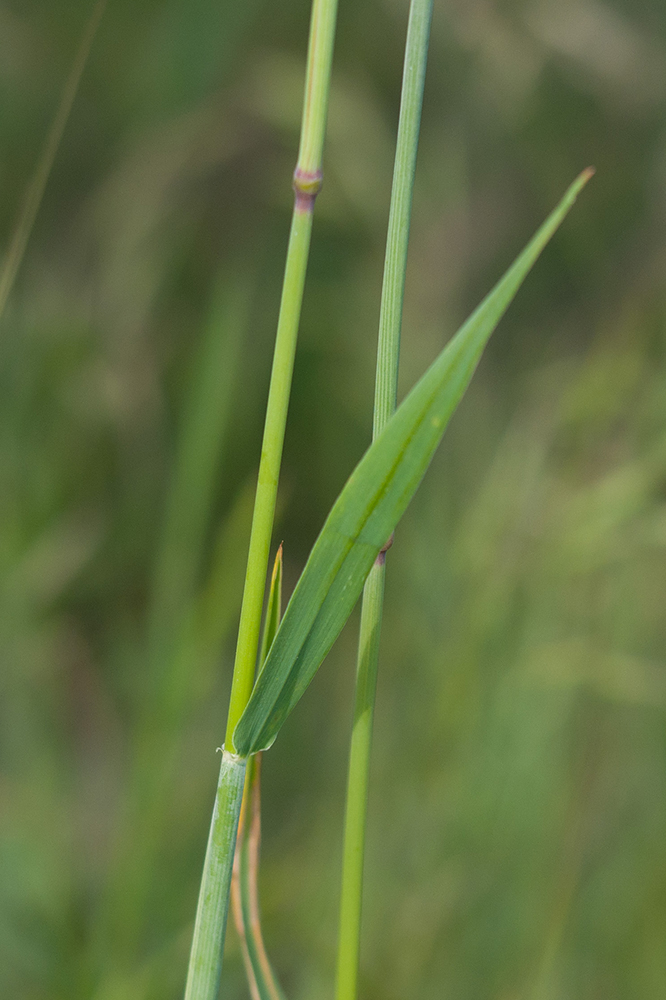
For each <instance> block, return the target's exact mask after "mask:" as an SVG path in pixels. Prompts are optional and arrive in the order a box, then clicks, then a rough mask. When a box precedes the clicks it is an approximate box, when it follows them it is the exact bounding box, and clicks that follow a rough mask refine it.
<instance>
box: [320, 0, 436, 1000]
mask: <svg viewBox="0 0 666 1000" xmlns="http://www.w3.org/2000/svg"><path fill="white" fill-rule="evenodd" d="M431 19H432V0H412V3H411V7H410V12H409V24H408V28H407V42H406V46H405V62H404V69H403V79H402V95H401V101H400V118H399V123H398V139H397V145H396V155H395V165H394V171H393V187H392V190H391V208H390V212H389V224H388V234H387V239H386V256H385V262H384V279H383V284H382V300H381V309H380V318H379V339H378V345H377V370H376V376H375V402H374V416H373V439H374V438H376V437H377V436H378V435H379V434H380V433H381V431H382V430H383V429H384V426H385V425H386V423H387V422H388V420H389V418H390V417H391V415H392V414H393V412H394V410H395V407H396V399H397V386H398V364H399V358H400V331H401V326H402V305H403V298H404V291H405V274H406V270H407V248H408V242H409V224H410V218H411V208H412V192H413V189H414V174H415V171H416V155H417V149H418V140H419V129H420V124H421V108H422V104H423V87H424V81H425V71H426V62H427V54H428V40H429V36H430V23H431ZM391 541H392V540H389V541H387V546H386V548H388V547H389V546H390V544H391ZM385 555H386V553H385V550H384V551H382V552H381V553H380V555H379V556H378V558H377V561H376V563H375V565H374V566H373V568H372V570H371V571H370V574H369V576H368V579H367V581H366V583H365V587H364V590H363V601H362V605H361V626H360V635H359V648H358V660H357V671H356V692H355V701H354V721H353V728H352V737H351V746H350V756H349V772H348V778H347V802H346V808H345V824H344V843H343V861H342V886H341V893H340V930H339V938H338V962H337V976H336V1000H355V997H356V995H357V988H358V966H359V953H360V937H361V909H362V896H363V858H364V853H365V831H366V817H367V802H368V775H369V767H370V748H371V742H372V724H373V715H374V704H375V691H376V687H377V667H378V660H379V638H380V632H381V622H382V611H383V604H384V575H385Z"/></svg>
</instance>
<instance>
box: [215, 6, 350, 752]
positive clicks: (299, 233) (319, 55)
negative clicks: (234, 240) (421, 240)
mask: <svg viewBox="0 0 666 1000" xmlns="http://www.w3.org/2000/svg"><path fill="white" fill-rule="evenodd" d="M336 12H337V0H314V3H313V6H312V18H311V22H310V41H309V48H308V64H307V78H306V85H305V100H304V103H303V121H302V129H301V143H300V148H299V155H298V162H297V164H296V170H295V171H294V193H295V199H294V213H293V216H292V222H291V232H290V234H289V247H288V250H287V263H286V268H285V275H284V285H283V289H282V300H281V303H280V314H279V318H278V329H277V336H276V340H275V353H274V356H273V369H272V373H271V384H270V389H269V393H268V405H267V408H266V423H265V426H264V439H263V443H262V448H261V462H260V465H259V476H258V480H257V494H256V499H255V506H254V516H253V520H252V532H251V535H250V550H249V553H248V561H247V575H246V577H245V588H244V591H243V603H242V606H241V618H240V625H239V629H238V644H237V647H236V659H235V663H234V674H233V681H232V687H231V698H230V703H229V716H228V721H227V734H226V746H227V747H228V748H230V749H233V740H232V736H233V731H234V729H235V728H236V724H237V723H238V720H239V719H240V717H241V715H242V714H243V710H244V708H245V706H246V704H247V701H248V698H249V696H250V692H251V690H252V685H253V683H254V674H255V667H256V662H257V651H258V647H259V628H260V624H261V609H262V606H263V601H264V592H265V587H266V570H267V568H268V556H269V550H270V544H271V535H272V532H273V520H274V515H275V502H276V499H277V488H278V479H279V475H280V463H281V461H282V446H283V442H284V432H285V426H286V422H287V409H288V406H289V395H290V391H291V377H292V372H293V367H294V354H295V351H296V339H297V335H298V325H299V321H300V315H301V302H302V300H303V286H304V283H305V272H306V268H307V262H308V254H309V250H310V234H311V232H312V215H313V211H314V203H315V198H316V196H317V193H318V192H319V189H320V188H321V182H322V171H321V158H322V150H323V145H324V131H325V127H326V115H327V110H328V93H329V86H330V75H331V62H332V58H333V41H334V37H335V18H336Z"/></svg>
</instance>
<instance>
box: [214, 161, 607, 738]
mask: <svg viewBox="0 0 666 1000" xmlns="http://www.w3.org/2000/svg"><path fill="white" fill-rule="evenodd" d="M592 173H593V171H592V170H591V169H588V170H585V171H584V172H583V173H582V174H581V175H580V176H579V177H578V178H577V179H576V180H575V181H574V183H573V184H572V185H571V187H570V188H569V189H568V191H567V192H566V194H565V195H564V198H563V199H562V201H561V202H560V204H559V205H558V206H557V208H556V209H555V210H554V211H553V212H552V213H551V215H550V216H549V217H548V219H547V220H546V221H545V223H544V224H543V225H542V226H541V228H540V229H539V230H538V232H537V233H536V235H535V236H534V237H533V239H532V240H531V242H530V243H529V244H528V246H527V247H526V248H525V250H523V252H522V253H521V254H520V256H519V257H518V258H517V259H516V261H515V262H514V263H513V265H512V266H511V267H510V268H509V270H508V271H507V272H506V274H505V275H504V277H503V278H501V280H500V281H499V282H498V283H497V284H496V285H495V287H494V288H493V290H492V291H491V292H490V293H489V294H488V295H487V296H486V298H485V299H484V300H483V302H481V304H480V305H479V306H478V308H477V309H476V310H475V311H474V312H473V313H472V315H471V316H470V317H469V319H468V320H467V321H466V322H465V324H464V325H463V326H462V327H461V328H460V330H459V331H458V332H457V333H456V335H455V336H454V337H453V338H452V339H451V341H450V342H449V343H448V344H447V346H446V347H445V348H444V350H443V351H442V352H441V354H440V355H439V356H438V357H437V358H436V359H435V361H434V362H433V363H432V365H431V366H430V368H429V369H428V370H427V372H426V373H425V375H423V376H422V378H421V379H420V380H419V382H417V384H416V385H415V386H414V388H413V389H412V390H411V392H410V393H409V395H408V396H407V397H406V398H405V399H404V400H403V402H402V404H401V405H400V406H399V407H398V409H397V410H396V412H395V414H394V415H393V417H392V418H391V419H390V421H389V422H388V423H387V425H386V427H385V428H384V430H383V431H382V433H381V434H380V435H379V436H378V437H377V438H376V439H375V441H374V442H373V443H372V445H371V446H370V447H369V448H368V450H367V451H366V453H365V455H364V456H363V458H362V459H361V461H360V462H359V463H358V465H357V466H356V468H355V469H354V471H353V473H352V475H351V476H350V478H349V480H348V481H347V483H346V485H345V486H344V488H343V490H342V492H341V493H340V496H339V497H338V499H337V500H336V502H335V504H334V505H333V508H332V510H331V512H330V514H329V515H328V518H327V519H326V522H325V524H324V527H323V528H322V530H321V533H320V535H319V537H318V539H317V541H316V542H315V545H314V547H313V549H312V552H311V553H310V556H309V558H308V561H307V563H306V565H305V568H304V570H303V573H302V574H301V577H300V579H299V581H298V583H297V585H296V588H295V589H294V593H293V594H292V597H291V600H290V601H289V604H288V605H287V609H286V611H285V614H284V618H283V619H282V622H281V623H280V627H279V629H278V631H277V634H276V636H275V640H274V642H273V645H272V646H271V648H270V651H269V653H268V657H267V659H266V662H265V666H264V669H263V671H262V673H261V674H260V676H259V678H258V679H257V682H256V684H255V686H254V690H253V692H252V695H251V697H250V700H249V702H248V704H247V707H246V709H245V711H244V713H243V715H242V717H241V719H240V721H239V723H238V725H237V727H236V729H235V731H234V736H233V743H234V748H235V750H236V752H237V753H239V754H241V755H242V756H245V755H248V754H251V753H256V752H257V751H258V750H262V749H267V748H268V747H269V746H270V745H271V744H272V742H273V740H274V739H275V737H276V735H277V733H278V731H279V729H280V727H281V726H282V724H283V723H284V720H285V719H286V718H287V716H288V715H289V713H290V712H291V710H292V709H293V707H294V706H295V705H296V703H297V702H298V700H299V698H300V697H301V696H302V694H303V692H304V691H305V689H306V688H307V686H308V684H309V683H310V681H311V680H312V678H313V676H314V674H315V673H316V671H317V669H318V668H319V665H320V664H321V662H322V660H323V659H324V657H325V656H326V654H327V653H328V651H329V650H330V648H331V646H332V645H333V643H334V641H335V639H336V638H337V636H338V634H339V633H340V630H341V629H342V627H343V625H344V624H345V622H346V621H347V618H348V617H349V615H350V614H351V612H352V610H353V608H354V605H355V604H356V601H357V599H358V597H359V595H360V593H361V590H362V588H363V583H364V581H365V578H366V576H367V575H368V573H369V572H370V569H371V568H372V564H373V563H374V561H375V559H376V558H377V556H378V554H379V552H380V551H381V549H382V548H383V547H384V545H385V543H386V541H387V539H388V538H389V536H390V534H391V532H392V531H393V529H394V528H395V526H396V524H397V523H398V521H399V520H400V518H401V516H402V514H403V513H404V511H405V509H406V507H407V505H408V504H409V501H410V500H411V498H412V497H413V495H414V493H415V492H416V489H417V487H418V485H419V483H420V482H421V479H422V478H423V475H424V474H425V471H426V469H427V468H428V465H429V464H430V461H431V459H432V456H433V454H434V452H435V450H436V448H437V446H438V444H439V442H440V440H441V438H442V435H443V433H444V430H445V428H446V426H447V424H448V421H449V419H450V417H451V415H452V413H453V411H454V410H455V408H456V406H457V405H458V403H459V402H460V399H461V398H462V396H463V393H464V392H465V389H466V388H467V386H468V384H469V382H470V380H471V378H472V375H473V374H474V370H475V368H476V366H477V364H478V362H479V359H480V357H481V354H482V352H483V349H484V347H485V345H486V343H487V341H488V339H489V337H490V335H491V334H492V332H493V330H494V329H495V327H496V326H497V324H498V323H499V321H500V319H501V318H502V316H503V315H504V313H505V311H506V309H507V308H508V306H509V304H510V303H511V301H512V299H513V298H514V296H515V294H516V292H517V291H518V289H519V288H520V286H521V284H522V282H523V281H524V279H525V277H526V276H527V274H528V273H529V271H530V269H531V268H532V266H533V264H534V263H535V261H536V260H537V258H538V257H539V254H540V253H541V251H542V250H543V248H544V247H545V246H546V244H547V243H548V241H549V240H550V238H551V237H552V235H553V233H554V232H555V231H556V230H557V228H558V226H559V225H560V223H561V222H562V220H563V219H564V217H565V216H566V214H567V213H568V211H569V210H570V208H571V207H572V205H573V203H574V201H575V200H576V197H577V195H578V194H579V192H580V191H581V189H582V188H583V187H584V185H585V184H586V183H587V181H588V180H589V178H590V177H591V176H592Z"/></svg>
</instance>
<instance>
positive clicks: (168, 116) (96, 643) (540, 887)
mask: <svg viewBox="0 0 666 1000" xmlns="http://www.w3.org/2000/svg"><path fill="white" fill-rule="evenodd" d="M308 6H309V5H308V4H307V3H306V0H284V2H283V3H281V4H279V5H275V4H270V3H267V2H264V0H243V2H242V3H240V2H239V3H231V2H229V0H191V2H190V3H184V2H183V0H161V2H159V3H157V2H154V0H142V2H140V3H136V2H132V3H130V2H129V0H110V2H109V6H108V9H107V11H106V13H105V15H104V19H103V21H102V24H101V26H100V30H99V34H98V36H97V39H96V41H95V44H94V47H93V50H92V53H91V57H90V61H89V64H88V66H87V69H86V72H85V74H84V77H83V81H82V85H81V90H80V93H79V96H78V98H77V101H76V103H75V105H74V109H73V113H72V117H71V119H70V122H69V124H68V127H67V130H66V132H65V135H64V139H63V144H62V146H61V149H60V152H59V154H58V157H57V160H56V163H55V166H54V170H53V173H52V175H51V178H50V181H49V185H48V187H47V191H46V197H45V200H44V203H43V206H42V210H41V213H40V215H39V217H38V220H37V225H36V229H35V232H34V234H33V238H32V240H31V242H30V245H29V249H28V254H27V257H26V260H25V263H24V267H23V270H22V272H21V274H20V276H19V280H18V283H17V286H16V289H15V292H14V294H13V297H12V298H11V300H10V302H9V305H8V308H7V311H6V313H5V316H4V318H3V319H2V323H1V326H0V593H1V595H2V600H1V603H0V662H1V664H2V666H1V668H0V995H2V996H3V997H5V996H6V997H12V998H13V1000H60V998H62V1000H76V998H81V1000H83V998H86V1000H87V998H90V997H93V998H95V1000H130V998H132V1000H144V998H145V1000H170V998H172V997H173V998H176V997H178V996H179V995H180V994H181V991H182V987H183V982H184V975H185V967H186V961H187V951H188V947H189V942H190V934H191V922H192V919H193V915H194V909H195V902H196V895H197V889H198V882H199V877H200V873H201V864H202V858H203V851H204V844H205V838H206V834H207V829H208V821H209V817H210V804H211V802H212V799H213V791H214V787H215V782H216V776H217V769H218V764H219V759H218V758H217V757H216V755H215V753H214V749H215V747H216V746H218V745H219V743H220V742H221V740H222V737H223V728H224V717H225V712H226V700H227V695H228V687H229V682H230V668H231V656H232V653H233V635H234V629H235V625H236V620H237V615H238V608H239V602H240V588H241V583H242V575H243V570H244V559H245V549H246V545H247V537H248V531H249V516H250V510H251V496H252V487H253V479H254V476H255V474H256V467H257V461H258V449H259V440H260V433H261V425H262V419H263V407H264V403H265V396H266V390H267V381H268V373H269V365H270V354H271V346H272V338H273V334H274V328H275V320H276V314H277V306H278V296H279V288H280V281H281V275H282V267H283V261H284V252H285V247H286V239H287V232H288V220H289V215H290V210H291V200H292V196H291V190H290V178H291V171H292V169H293V165H294V162H295V157H296V145H297V135H298V126H299V118H300V100H301V92H302V83H303V79H302V77H303V68H304V58H305V45H306V37H307V21H308ZM89 12H90V5H89V3H88V2H87V0H86V2H85V3H84V2H82V0H70V2H68V3H64V2H58V3H54V2H47V0H30V2H20V3H19V2H14V0H8V2H2V3H1V4H0V78H1V80H2V93H3V98H2V101H1V102H0V136H1V138H0V151H1V152H0V180H1V191H2V196H1V198H0V232H1V233H2V239H3V243H5V244H6V242H7V241H8V239H9V235H10V233H11V229H12V226H13V224H14V220H15V218H16V216H17V213H18V208H19V205H20V202H21V198H22V196H23V193H24V190H25V186H26V180H27V177H28V176H29V174H30V172H31V170H32V169H33V166H34V163H35V161H36V159H37V156H38V153H39V149H40V147H41V144H42V142H43V139H44V135H45V133H46V130H47V128H48V125H49V122H50V121H51V119H52V117H53V114H54V110H55V106H56V103H57V95H58V92H59V90H60V88H61V86H62V83H63V81H64V79H65V77H66V74H67V72H68V68H69V66H70V64H71V61H72V59H73V56H74V52H75V50H76V47H77V44H78V39H79V37H80V35H81V32H82V30H83V26H84V23H85V21H86V19H87V17H88V16H89ZM406 18H407V3H406V0H368V2H363V3H358V2H357V3H347V4H342V5H341V9H340V15H339V34H338V44H337V51H336V66H335V72H334V82H333V90H332V97H331V115H330V122H329V131H328V146H327V152H326V158H325V186H324V190H323V192H322V194H321V195H320V198H319V200H318V203H317V213H316V217H315V228H314V237H313V247H312V258H311V266H310V270H309V279H308V285H307V288H306V296H305V302H304V315H303V323H302V333H301V340H300V347H299V352H298V355H297V361H296V372H295V382H294V396H293V400H292V406H291V411H290V422H289V427H288V432H287V441H286V453H285V467H284V475H283V481H282V489H281V507H280V519H279V527H278V534H279V537H278V538H276V541H279V540H280V538H283V539H284V543H285V558H286V563H285V573H286V588H287V591H288V590H289V588H290V587H291V586H292V585H293V582H294V581H295V579H296V576H297V574H298V572H299V571H300V568H301V567H302V565H303V562H304V559H305V557H306V555H307V552H308V551H309V548H310V545H311V544H312V542H313V540H314V538H315V536H316V533H317V531H318V529H319V527H320V525H321V523H322V521H323V518H324V516H325V514H326V512H327V511H328V508H329V507H330V505H331V503H332V501H333V499H334V498H335V496H336V495H337V493H338V491H339V489H340V487H341V486H342V484H343V482H344V480H345V478H346V476H347V474H348V473H349V471H350V470H351V468H352V467H353V465H354V463H355V462H356V460H357V459H358V458H359V456H360V455H361V453H362V452H363V450H364V448H365V446H366V445H367V443H368V441H369V439H370V430H371V411H372V385H373V377H374V354H375V346H376V330H377V320H378V308H379V290H380V283H381V270H382V258H383V246H384V239H385V230H386V223H387V217H388V198H389V191H390V179H391V169H392V157H393V144H394V139H395V129H396V123H397V102H398V97H399V88H400V75H401V59H402V49H403V45H404V32H405V27H406ZM665 109H666V8H665V7H664V5H663V4H662V3H660V2H659V0H641V2H636V0H632V2H630V0H612V2H611V0H603V2H601V0H567V2H566V3H563V2H558V0H533V2H532V0H530V2H526V0H520V2H518V0H513V2H512V0H506V2H500V0H471V2H470V0H447V2H446V3H445V2H443V0H440V2H438V3H437V4H436V6H435V17H434V23H433V33H432V41H431V53H430V63H429V70H428V77H427V81H426V97H425V107H424V119H423V127H422V141H421V152H420V156H419V165H418V172H417V179H416V191H415V202H414V217H413V229H412V233H413V238H412V245H411V253H410V264H409V272H408V281H407V292H406V313H405V323H404V333H403V365H402V376H401V380H402V385H403V388H407V387H409V386H410V385H411V384H412V383H413V382H414V380H415V379H416V377H417V376H418V375H419V374H421V372H422V371H423V370H424V369H425V367H426V365H427V363H428V362H429V361H430V360H431V359H432V358H433V357H434V356H435V354H436V352H437V350H438V349H439V347H440V346H441V345H442V344H443V343H444V342H445V340H446V339H447V338H448V337H449V336H450V334H451V333H452V332H453V331H454V330H455V328H456V327H457V325H458V323H459V321H460V320H462V319H463V318H464V317H465V316H466V314H467V313H468V311H469V310H470V308H471V307H472V306H474V305H475V304H476V303H477V301H478V300H479V298H480V297H481V295H482V294H483V293H484V292H485V291H486V290H487V289H488V288H489V286H490V284H491V283H492V282H494V280H495V279H496V278H497V277H499V275H500V274H501V273H502V271H503V269H504V268H505V267H506V265H507V264H508V263H509V262H510V260H511V259H512V257H513V255H514V254H515V253H516V252H517V251H518V250H519V249H520V248H521V247H522V246H523V244H524V243H525V242H526V240H527V238H528V237H529V235H531V233H532V232H533V230H534V229H535V228H536V226H537V224H538V223H539V222H540V221H541V220H542V219H543V218H544V217H545V215H546V214H547V212H548V210H549V209H550V208H552V206H553V205H554V204H555V202H556V201H557V199H558V198H559V196H560V195H561V194H562V192H563V191H564V189H565V187H566V185H567V184H568V183H569V182H570V181H571V180H572V179H573V177H574V176H575V174H576V173H578V171H579V170H580V169H581V168H583V167H585V166H587V165H588V164H590V163H593V164H594V165H595V166H596V167H597V170H598V174H597V177H596V178H595V180H594V182H593V184H591V185H590V187H589V189H588V190H587V191H586V193H585V196H584V198H582V199H581V200H580V202H579V204H578V206H577V207H576V209H575V210H574V212H573V213H572V215H571V217H570V218H569V219H568V220H567V222H566V224H565V226H564V227H563V229H562V230H561V232H560V233H559V234H558V235H557V237H556V238H555V240H554V241H553V244H552V245H551V246H550V247H549V248H548V249H547V250H546V252H545V254H544V256H543V259H542V260H541V262H540V263H539V264H538V266H537V268H536V269H535V271H534V273H533V274H532V275H531V277H530V278H529V280H528V282H527V284H526V287H525V288H524V290H523V291H522V292H521V293H520V295H519V298H518V300H517V302H516V304H515V305H514V306H513V307H512V309H511V311H510V313H509V315H508V317H507V318H506V319H505V320H504V321H503V323H502V325H501V327H500V329H499V330H498V332H497V334H496V335H495V337H494V339H493V341H492V342H491V345H490V348H489V350H488V352H487V354H486V357H485V359H484V361H483V363H482V365H481V368H480V370H479V372H478V373H477V376H476V378H475V380H474V382H473V384H472V387H471V389H470V392H469V393H468V396H467V397H466V399H465V401H464V402H463V405H462V407H461V409H460V411H459V413H458V414H457V415H456V417H455V418H454V421H453V423H452V425H451V427H450V429H449V431H448V432H447V435H446V437H445V440H444V444H443V446H442V448H441V449H440V452H439V454H438V456H437V458H436V460H435V463H434V465H433V467H432V469H431V470H430V472H429V473H428V476H427V478H426V480H425V482H424V485H423V487H422V489H421V491H420V492H419V494H418V495H417V498H416V500H415V502H414V503H413V505H412V507H411V508H410V510H409V512H408V514H407V516H406V518H405V519H404V521H403V522H402V524H401V526H400V528H399V530H398V532H397V535H396V543H395V545H394V547H393V549H392V550H391V553H390V555H389V572H388V575H387V595H386V613H385V618H384V634H383V644H382V662H381V667H380V681H379V694H378V698H379V700H378V708H377V716H376V741H375V752H374V762H373V772H372V790H371V800H370V827H369V843H368V860H367V866H366V870H367V893H366V905H365V919H364V923H365V938H364V948H363V957H362V980H361V982H362V995H363V997H364V998H365V1000H379V998H382V1000H384V998H386V1000H403V998H404V1000H407V998H412V997H414V998H415V997H419V998H420V1000H429V998H433V1000H435V998H437V1000H439V998H442V997H450V998H455V1000H565V998H566V1000H597V998H599V1000H602V998H603V1000H652V998H654V1000H663V997H664V996H665V995H666V948H665V947H664V941H665V940H666V866H665V864H664V843H665V841H666V727H665V726H664V713H665V710H666V668H665V667H664V654H663V650H664V641H665V639H666V617H665V615H664V606H665V605H666V560H665V555H666V553H665V549H666V498H665V496H664V490H665V487H666V277H665V275H666V241H665V237H664V232H665V229H664V223H665V222H666V131H665V126H664V121H665V118H664V111H665ZM356 627H357V622H356V620H353V621H352V623H351V624H350V626H349V627H348V628H347V629H346V630H345V632H344V633H343V636H342V637H341V640H340V641H339V642H338V644H337V646H336V647H335V649H334V650H333V653H332V654H331V656H330V657H329V660H328V662H327V664H326V665H325V666H324V668H323V669H322V670H321V671H320V673H319V674H318V675H317V678H316V680H315V682H314V684H313V686H312V688H311V690H310V691H309V692H308V694H307V696H306V697H305V698H304V699H303V701H302V702H301V704H300V705H299V707H298V709H297V710H296V712H295V713H294V716H293V717H292V719H291V720H290V721H289V723H288V725H287V726H286V727H285V729H284V731H283V732H282V733H281V734H280V737H279V739H278V741H277V743H276V745H275V747H274V748H273V749H272V750H271V751H270V753H269V754H267V755H266V757H265V760H264V848H263V858H264V861H263V875H262V878H263V881H262V892H263V906H264V911H265V922H266V938H267V943H268V946H269V949H270V952H271V954H272V956H273V958H274V961H275V965H276V967H277V969H278V971H279V974H280V976H281V979H282V982H283V984H284V986H285V989H286V991H287V993H288V995H289V997H290V998H293V1000H299V998H306V997H307V998H308V1000H319V998H320V997H321V998H328V997H330V996H331V993H332V983H333V970H334V962H335V943H336V941H335V938H336V925H337V905H338V899H337V894H338V877H339V864H340V852H341V828H342V805H343V796H344V781H345V769H346V753H347V740H348V734H349V729H350V724H351V698H352V689H353V669H354V651H355V642H356ZM228 949H229V955H228V961H227V964H226V969H225V989H226V993H225V996H228V997H229V998H242V997H245V996H246V995H247V994H246V986H245V984H244V979H243V972H242V966H241V959H240V953H239V949H238V944H237V941H236V938H235V936H234V934H233V932H230V934H229V938H228Z"/></svg>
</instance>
